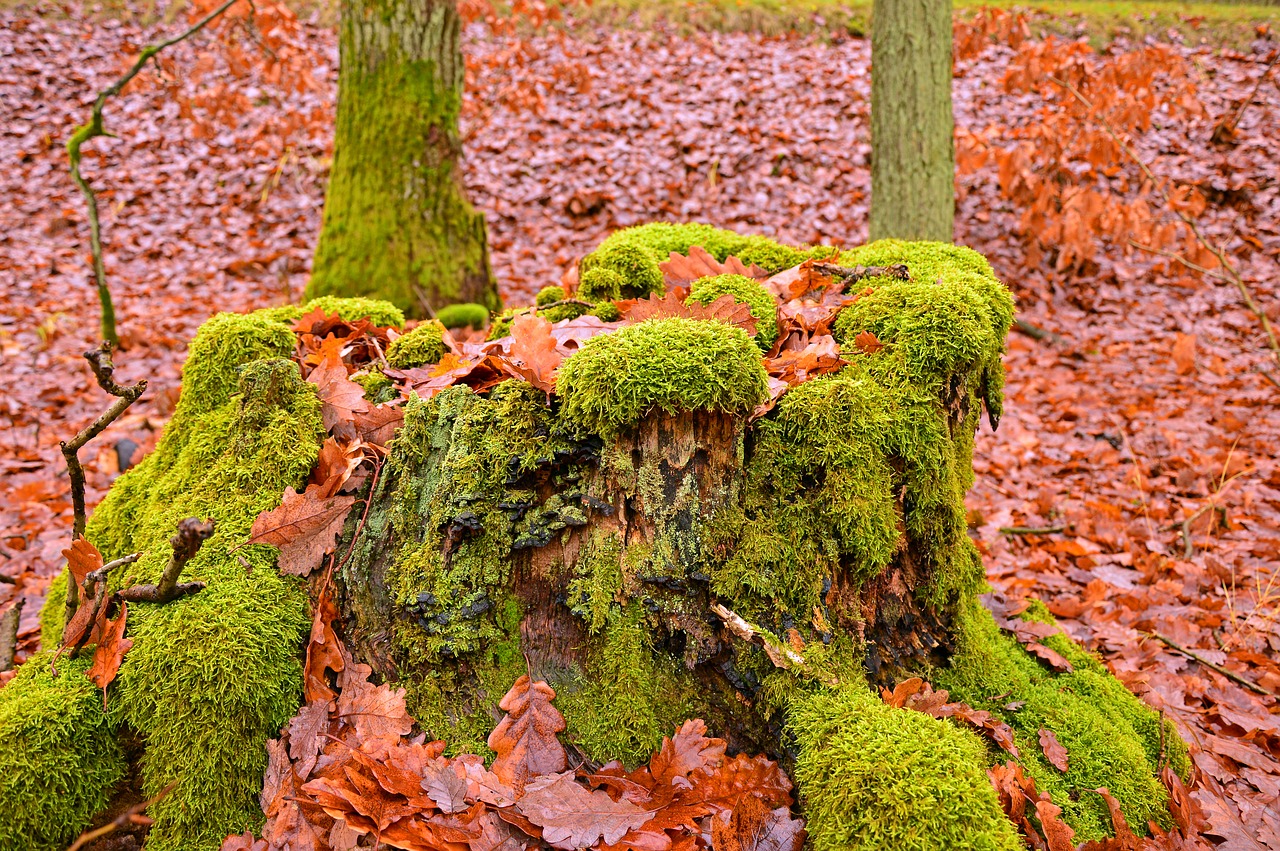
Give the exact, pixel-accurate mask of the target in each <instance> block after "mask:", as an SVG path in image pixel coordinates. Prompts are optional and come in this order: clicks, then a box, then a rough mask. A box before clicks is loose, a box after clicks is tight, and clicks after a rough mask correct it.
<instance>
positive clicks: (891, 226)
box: [870, 0, 955, 242]
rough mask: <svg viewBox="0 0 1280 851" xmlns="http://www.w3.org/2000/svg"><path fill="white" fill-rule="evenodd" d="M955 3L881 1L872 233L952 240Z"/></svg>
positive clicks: (877, 10) (875, 18)
mask: <svg viewBox="0 0 1280 851" xmlns="http://www.w3.org/2000/svg"><path fill="white" fill-rule="evenodd" d="M953 128H954V118H953V116H952V111H951V3H950V2H947V0H876V2H875V4H874V6H873V9H872V19H871V222H870V231H871V238H872V239H882V238H886V237H895V238H898V239H928V240H935V241H938V242H950V241H951V229H952V219H953V217H954V214H955V185H954V182H955V142H954V139H953V135H952V133H953Z"/></svg>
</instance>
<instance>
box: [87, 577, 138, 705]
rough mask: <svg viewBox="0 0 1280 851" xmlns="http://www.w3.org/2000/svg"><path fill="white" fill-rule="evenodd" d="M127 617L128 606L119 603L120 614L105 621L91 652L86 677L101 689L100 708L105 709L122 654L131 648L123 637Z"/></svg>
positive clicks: (127, 639)
mask: <svg viewBox="0 0 1280 851" xmlns="http://www.w3.org/2000/svg"><path fill="white" fill-rule="evenodd" d="M128 616H129V604H128V603H126V602H123V601H121V603H120V613H119V614H118V615H116V617H115V619H114V620H108V621H106V625H105V627H104V628H103V629H102V630H101V631H100V634H99V636H98V645H97V647H95V648H94V650H93V663H92V664H91V665H90V666H89V670H88V677H89V679H90V680H91V681H92V682H93V684H94V685H96V686H97V687H98V688H100V689H102V708H103V710H104V711H105V710H106V708H107V686H109V685H111V681H112V680H114V679H115V678H116V674H117V673H119V672H120V663H121V662H122V661H123V660H124V654H126V653H128V652H129V649H130V648H131V647H133V640H132V639H130V638H125V637H124V629H125V621H126V619H127V618H128Z"/></svg>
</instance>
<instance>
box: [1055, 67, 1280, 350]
mask: <svg viewBox="0 0 1280 851" xmlns="http://www.w3.org/2000/svg"><path fill="white" fill-rule="evenodd" d="M1049 80H1050V81H1052V82H1053V83H1055V84H1057V85H1058V86H1061V87H1062V88H1063V89H1065V90H1066V91H1067V93H1068V94H1070V95H1071V96H1072V97H1073V98H1075V99H1076V100H1077V101H1078V102H1079V103H1080V104H1081V105H1082V106H1083V107H1084V108H1085V109H1086V110H1088V112H1089V115H1090V117H1091V118H1092V119H1093V120H1094V121H1096V122H1098V124H1099V126H1101V127H1102V129H1103V130H1105V131H1106V133H1107V135H1108V136H1110V137H1111V140H1112V141H1113V142H1115V143H1116V146H1117V147H1119V148H1120V150H1121V152H1122V153H1124V155H1125V156H1126V157H1128V158H1129V159H1130V160H1132V161H1133V162H1134V163H1135V164H1136V165H1137V166H1138V168H1139V169H1141V171H1142V174H1143V176H1144V177H1146V179H1147V180H1148V181H1150V182H1151V186H1152V188H1153V189H1155V191H1156V192H1157V193H1158V194H1159V196H1160V198H1161V200H1162V201H1163V202H1164V205H1165V206H1166V207H1168V208H1169V209H1170V210H1172V211H1173V214H1174V215H1175V216H1177V217H1178V218H1179V219H1181V220H1182V223H1183V224H1185V225H1186V226H1187V228H1188V229H1189V230H1190V231H1191V234H1192V236H1194V237H1195V238H1196V241H1197V242H1199V243H1200V245H1202V246H1203V247H1204V248H1205V249H1206V250H1207V251H1209V252H1210V253H1212V254H1213V256H1214V257H1216V258H1217V259H1218V264H1219V265H1220V266H1222V271H1223V275H1224V276H1225V278H1226V280H1228V281H1230V282H1231V283H1232V284H1234V285H1235V288H1236V290H1237V291H1238V292H1239V293H1240V301H1241V302H1243V304H1244V306H1245V308H1246V309H1248V311H1249V312H1250V313H1252V314H1253V315H1254V317H1255V318H1256V319H1257V320H1258V324H1259V325H1261V326H1262V330H1263V332H1264V333H1265V334H1266V335H1267V344H1268V345H1269V346H1270V348H1271V356H1272V357H1273V358H1274V359H1275V362H1276V364H1277V366H1280V338H1277V337H1276V332H1275V329H1274V328H1272V327H1271V319H1270V318H1269V317H1268V316H1267V312H1266V311H1265V310H1263V309H1262V307H1261V306H1259V304H1258V303H1257V302H1256V301H1254V299H1253V293H1252V292H1251V291H1250V289H1249V286H1248V285H1247V284H1246V283H1245V281H1244V278H1242V277H1241V276H1240V272H1239V271H1237V270H1236V267H1235V266H1234V265H1232V263H1231V261H1230V260H1229V259H1228V258H1227V254H1226V252H1225V251H1224V250H1223V249H1222V248H1221V247H1219V246H1218V245H1217V244H1216V243H1213V242H1210V241H1209V239H1208V238H1207V237H1205V235H1204V233H1203V232H1202V231H1201V230H1200V226H1199V225H1198V224H1196V221H1195V219H1193V218H1191V217H1190V216H1188V215H1187V214H1186V213H1184V212H1183V211H1182V210H1179V209H1178V208H1177V207H1176V206H1175V205H1174V204H1173V202H1172V199H1171V198H1170V197H1169V190H1168V189H1166V188H1165V186H1164V184H1163V183H1162V182H1161V181H1160V180H1159V179H1158V178H1157V177H1156V175H1155V173H1154V172H1152V171H1151V168H1150V167H1149V166H1148V165H1147V164H1146V163H1145V162H1143V161H1142V158H1141V157H1139V156H1138V154H1137V152H1136V151H1134V150H1133V148H1131V147H1130V146H1129V144H1128V143H1127V142H1125V141H1124V140H1123V139H1121V138H1120V134H1119V133H1118V132H1117V131H1116V129H1115V128H1114V127H1112V126H1111V122H1109V121H1107V119H1106V117H1105V116H1102V115H1098V114H1096V110H1095V108H1094V105H1093V101H1091V100H1089V99H1088V98H1087V97H1085V96H1084V95H1083V94H1081V93H1080V90H1079V89H1077V88H1076V87H1075V86H1073V85H1072V84H1071V83H1070V82H1068V81H1066V80H1060V79H1058V78H1057V77H1049Z"/></svg>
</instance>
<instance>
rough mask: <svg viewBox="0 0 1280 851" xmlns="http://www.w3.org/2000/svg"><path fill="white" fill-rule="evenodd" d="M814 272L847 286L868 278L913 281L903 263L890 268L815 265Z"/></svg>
mask: <svg viewBox="0 0 1280 851" xmlns="http://www.w3.org/2000/svg"><path fill="white" fill-rule="evenodd" d="M813 271H815V272H818V273H820V274H823V275H832V276H834V277H837V278H843V279H844V282H845V284H853V283H857V282H858V281H863V280H866V279H867V278H894V279H896V280H899V281H909V280H911V272H910V271H909V270H908V269H907V267H906V266H905V265H903V264H902V263H894V264H892V265H890V266H852V267H850V266H836V265H834V264H832V263H814V264H813Z"/></svg>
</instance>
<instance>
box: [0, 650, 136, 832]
mask: <svg viewBox="0 0 1280 851" xmlns="http://www.w3.org/2000/svg"><path fill="white" fill-rule="evenodd" d="M91 655H92V654H89V653H82V654H81V655H80V658H79V659H76V660H74V661H73V660H69V659H65V658H64V659H60V660H59V661H58V664H57V669H58V676H57V677H55V676H53V674H52V673H51V672H50V669H49V663H50V661H51V659H52V658H53V654H52V652H50V651H45V652H43V653H38V654H36V655H35V656H33V657H31V658H30V659H29V660H27V662H26V664H24V665H23V666H22V669H21V670H20V671H19V672H18V675H17V676H16V677H15V678H14V679H13V680H12V681H11V682H10V683H9V684H8V685H7V686H5V687H4V688H0V743H3V746H0V800H2V801H4V812H5V814H4V817H3V818H0V848H5V849H8V851H52V849H62V848H65V847H67V845H68V844H70V843H71V841H72V840H73V839H75V837H76V835H77V834H78V833H79V832H80V830H81V828H83V827H84V825H86V824H87V823H88V822H89V819H90V818H92V817H93V815H94V814H95V813H97V812H98V811H99V810H101V809H103V808H104V807H105V806H106V805H107V802H108V801H109V800H110V798H111V794H112V791H113V790H114V788H115V786H116V784H117V783H118V782H119V781H120V780H121V779H122V778H123V777H124V774H125V769H126V765H125V757H124V753H123V751H122V750H121V747H120V743H119V738H118V731H117V729H116V725H115V724H113V723H112V722H111V721H110V720H109V719H108V717H107V714H106V713H105V712H104V711H103V709H102V692H101V691H99V690H98V687H97V686H95V685H94V684H93V683H91V682H90V681H89V678H88V677H86V676H85V671H86V670H87V669H88V668H89V664H90V657H91Z"/></svg>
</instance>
